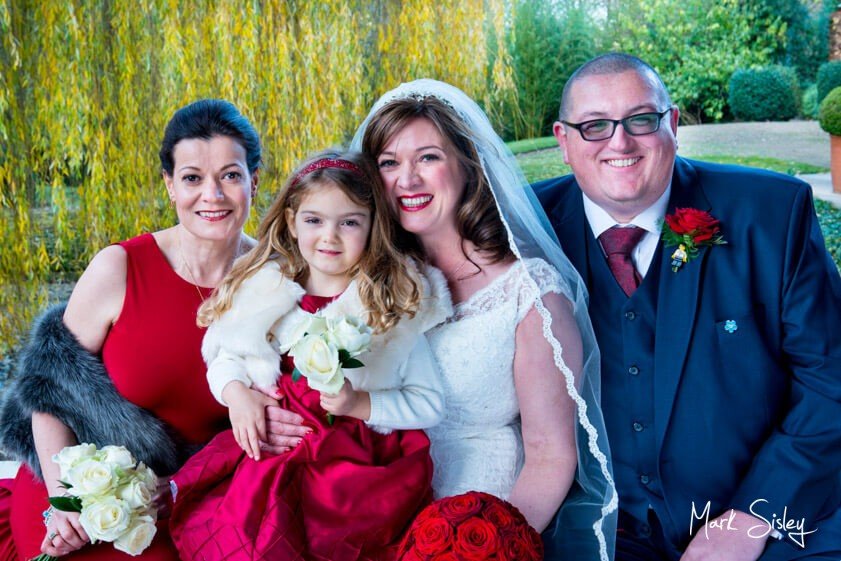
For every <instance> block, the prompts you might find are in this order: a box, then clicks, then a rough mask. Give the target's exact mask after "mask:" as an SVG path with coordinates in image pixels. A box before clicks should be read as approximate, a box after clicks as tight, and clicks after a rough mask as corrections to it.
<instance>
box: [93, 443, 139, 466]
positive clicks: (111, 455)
mask: <svg viewBox="0 0 841 561" xmlns="http://www.w3.org/2000/svg"><path fill="white" fill-rule="evenodd" d="M100 453H101V457H102V461H103V462H109V463H112V464H114V465H116V466H119V467H121V468H122V469H129V468H131V467H134V464H136V463H137V461H136V460H135V459H134V456H132V455H131V452H129V451H128V450H126V449H125V447H123V446H103V447H102V449H101V450H100Z"/></svg>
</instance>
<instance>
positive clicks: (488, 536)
mask: <svg viewBox="0 0 841 561" xmlns="http://www.w3.org/2000/svg"><path fill="white" fill-rule="evenodd" d="M499 545H500V544H499V535H498V533H497V531H496V527H495V526H494V525H493V524H491V523H489V522H487V521H485V520H482V519H481V518H469V519H467V520H465V521H464V522H462V524H461V526H459V527H458V528H457V529H456V540H455V544H454V546H453V550H454V551H455V553H456V554H458V555H459V556H461V558H462V559H464V561H482V560H484V559H489V558H491V557H492V556H493V555H494V554H495V553H497V552H498V551H499Z"/></svg>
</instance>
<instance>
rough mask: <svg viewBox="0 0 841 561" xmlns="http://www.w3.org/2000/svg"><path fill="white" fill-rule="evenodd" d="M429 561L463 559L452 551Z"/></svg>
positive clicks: (455, 560)
mask: <svg viewBox="0 0 841 561" xmlns="http://www.w3.org/2000/svg"><path fill="white" fill-rule="evenodd" d="M429 561H461V558H459V556H458V555H456V554H455V553H453V552H452V551H445V552H444V553H439V554H438V555H436V556H434V557H432V558H431V559H430V560H429Z"/></svg>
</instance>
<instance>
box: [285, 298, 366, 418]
mask: <svg viewBox="0 0 841 561" xmlns="http://www.w3.org/2000/svg"><path fill="white" fill-rule="evenodd" d="M370 345H371V328H370V327H369V326H368V324H366V323H365V322H364V321H362V320H361V319H360V318H358V317H354V316H341V317H337V318H325V317H323V316H321V315H319V314H315V315H311V316H309V317H307V319H305V320H304V321H302V322H301V323H300V324H299V325H297V326H296V327H295V329H294V330H293V332H292V336H291V337H290V338H289V340H288V341H286V342H285V344H284V345H283V346H282V347H281V349H280V350H281V352H288V353H289V356H290V357H292V358H293V359H295V370H294V371H293V372H292V379H293V380H295V381H297V380H298V379H299V378H300V377H301V376H304V377H306V379H307V384H308V385H309V387H311V388H312V389H314V390H316V391H319V392H322V393H328V394H337V393H339V390H341V389H342V385H344V383H345V374H344V369H345V368H359V367H360V366H364V364H362V362H361V361H360V360H359V359H357V358H356V357H357V356H359V355H361V354H362V353H364V352H365V351H367V350H368V348H369V347H370ZM332 417H333V416H332V415H329V414H328V416H327V419H328V421H329V422H331V423H332Z"/></svg>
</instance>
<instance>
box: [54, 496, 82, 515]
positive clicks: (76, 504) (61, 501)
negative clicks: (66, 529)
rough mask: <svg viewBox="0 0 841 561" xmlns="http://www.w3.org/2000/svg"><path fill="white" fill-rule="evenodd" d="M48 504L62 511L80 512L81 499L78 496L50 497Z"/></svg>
mask: <svg viewBox="0 0 841 561" xmlns="http://www.w3.org/2000/svg"><path fill="white" fill-rule="evenodd" d="M50 504H51V505H53V506H54V507H55V508H57V509H58V510H63V511H64V512H82V499H80V498H79V497H50Z"/></svg>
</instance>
